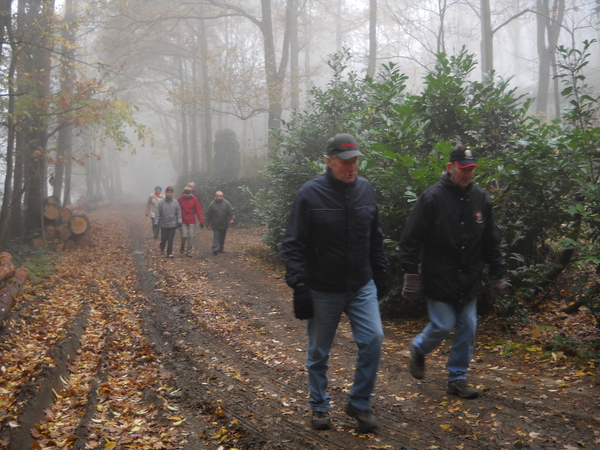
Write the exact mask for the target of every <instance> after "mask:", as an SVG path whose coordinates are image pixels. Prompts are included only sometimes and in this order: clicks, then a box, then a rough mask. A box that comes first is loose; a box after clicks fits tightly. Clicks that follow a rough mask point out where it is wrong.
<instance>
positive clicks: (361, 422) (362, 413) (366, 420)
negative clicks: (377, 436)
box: [344, 402, 379, 433]
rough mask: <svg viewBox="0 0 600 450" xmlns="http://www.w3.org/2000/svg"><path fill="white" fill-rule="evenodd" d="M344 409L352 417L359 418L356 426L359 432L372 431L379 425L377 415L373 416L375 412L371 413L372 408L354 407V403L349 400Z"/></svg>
mask: <svg viewBox="0 0 600 450" xmlns="http://www.w3.org/2000/svg"><path fill="white" fill-rule="evenodd" d="M344 411H345V413H346V414H348V415H349V416H350V417H353V418H355V419H356V420H358V426H357V427H356V430H357V431H358V432H359V433H370V432H371V431H374V430H376V429H377V428H378V427H379V425H378V424H377V420H376V419H375V417H373V414H371V410H370V409H364V410H363V409H358V408H356V407H354V405H353V404H352V403H350V402H348V404H347V405H346V409H345V410H344Z"/></svg>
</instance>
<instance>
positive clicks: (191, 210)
mask: <svg viewBox="0 0 600 450" xmlns="http://www.w3.org/2000/svg"><path fill="white" fill-rule="evenodd" d="M177 201H178V202H179V204H180V205H181V221H182V227H181V247H180V248H179V253H181V254H182V255H183V253H184V252H186V243H187V252H186V255H187V256H189V257H190V258H191V257H192V248H193V246H194V228H195V226H196V218H198V223H200V228H204V214H203V213H202V205H201V204H200V202H199V201H198V199H197V198H196V197H195V196H194V195H193V194H192V190H191V189H190V187H189V186H186V188H185V189H184V190H183V195H181V196H180V197H179V198H178V199H177Z"/></svg>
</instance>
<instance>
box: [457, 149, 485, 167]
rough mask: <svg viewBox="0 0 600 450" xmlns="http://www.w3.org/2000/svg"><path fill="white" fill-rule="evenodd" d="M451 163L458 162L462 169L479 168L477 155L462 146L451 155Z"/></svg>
mask: <svg viewBox="0 0 600 450" xmlns="http://www.w3.org/2000/svg"><path fill="white" fill-rule="evenodd" d="M450 162H456V163H457V164H458V166H459V167H460V168H461V169H466V168H467V167H473V166H474V167H479V166H478V165H477V158H476V157H475V153H474V152H473V150H471V149H470V148H467V147H464V146H460V147H458V148H456V149H454V150H452V153H450Z"/></svg>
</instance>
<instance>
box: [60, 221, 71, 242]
mask: <svg viewBox="0 0 600 450" xmlns="http://www.w3.org/2000/svg"><path fill="white" fill-rule="evenodd" d="M56 232H57V234H58V239H60V240H61V241H62V242H66V241H68V240H69V238H70V237H71V236H73V232H72V231H71V229H70V228H69V225H68V224H66V223H63V224H62V225H59V226H58V227H57V228H56Z"/></svg>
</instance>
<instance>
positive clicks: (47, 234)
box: [44, 225, 58, 241]
mask: <svg viewBox="0 0 600 450" xmlns="http://www.w3.org/2000/svg"><path fill="white" fill-rule="evenodd" d="M44 238H45V239H46V241H53V240H54V239H57V238H58V233H57V231H56V227H55V226H54V225H46V226H45V227H44Z"/></svg>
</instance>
